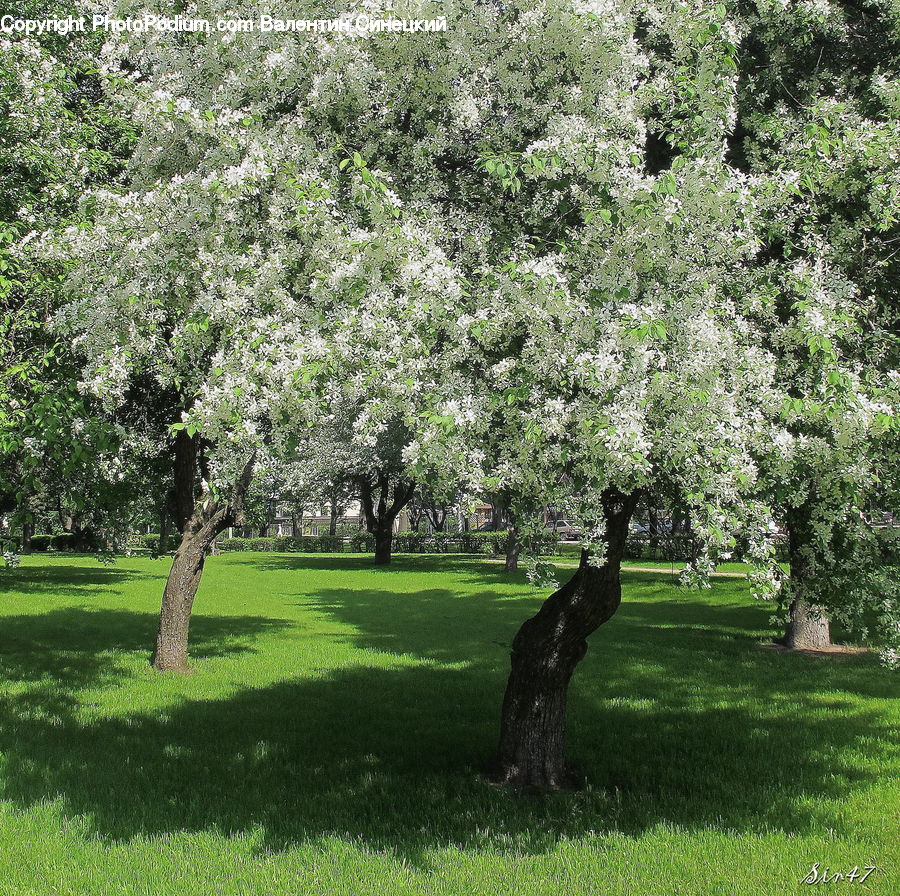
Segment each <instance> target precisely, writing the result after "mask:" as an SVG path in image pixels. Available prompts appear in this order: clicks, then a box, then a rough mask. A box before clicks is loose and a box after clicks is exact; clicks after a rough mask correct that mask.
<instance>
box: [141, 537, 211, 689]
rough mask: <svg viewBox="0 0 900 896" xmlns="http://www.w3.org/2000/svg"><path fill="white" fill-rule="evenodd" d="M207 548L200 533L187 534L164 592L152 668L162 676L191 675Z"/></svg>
mask: <svg viewBox="0 0 900 896" xmlns="http://www.w3.org/2000/svg"><path fill="white" fill-rule="evenodd" d="M223 528H225V527H223ZM220 531H221V530H220ZM208 547H209V544H208V543H204V539H203V538H202V536H201V535H200V533H199V532H194V531H190V530H188V531H185V533H184V535H183V536H182V539H181V544H180V545H179V546H178V550H177V551H176V552H175V558H174V559H173V561H172V568H171V569H170V570H169V578H168V579H167V580H166V587H165V590H164V591H163V599H162V609H161V611H160V614H159V631H158V633H157V635H156V650H155V651H154V653H153V666H154V668H156V669H157V670H158V671H160V672H189V671H190V669H189V667H188V628H189V626H190V622H191V608H192V607H193V605H194V598H195V597H196V596H197V588H198V587H199V586H200V577H201V576H202V575H203V564H204V562H205V560H206V550H207V548H208Z"/></svg>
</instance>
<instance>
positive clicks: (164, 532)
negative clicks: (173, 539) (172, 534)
mask: <svg viewBox="0 0 900 896" xmlns="http://www.w3.org/2000/svg"><path fill="white" fill-rule="evenodd" d="M157 550H158V552H159V554H160V555H163V554H165V553H167V552H168V550H169V514H168V513H167V512H166V509H165V507H164V508H163V509H162V510H161V511H160V512H159V547H158V548H157Z"/></svg>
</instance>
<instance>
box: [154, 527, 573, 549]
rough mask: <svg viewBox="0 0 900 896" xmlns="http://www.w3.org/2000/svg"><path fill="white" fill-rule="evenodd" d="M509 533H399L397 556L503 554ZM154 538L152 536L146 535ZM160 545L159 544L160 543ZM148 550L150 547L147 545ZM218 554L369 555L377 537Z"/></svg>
mask: <svg viewBox="0 0 900 896" xmlns="http://www.w3.org/2000/svg"><path fill="white" fill-rule="evenodd" d="M506 537H507V536H506V532H452V533H451V532H429V533H425V532H397V533H396V534H395V535H394V540H393V550H394V551H396V552H397V553H398V554H494V555H496V554H502V553H503V552H504V551H505V550H506ZM144 538H147V539H149V538H151V536H144ZM157 544H158V541H157ZM555 546H556V544H555V541H554V540H553V539H552V538H551V539H549V540H548V543H547V544H546V545H544V546H543V548H544V550H545V551H551V550H552V549H554V548H555ZM148 547H149V545H148ZM216 547H217V548H218V550H219V551H221V552H223V553H226V552H231V551H272V552H275V553H289V554H293V553H317V554H340V553H354V554H367V553H371V552H373V551H374V550H375V537H374V536H373V535H371V534H370V533H369V532H365V531H359V532H355V533H354V534H353V535H351V536H350V537H349V538H348V537H342V536H340V535H300V536H291V535H284V536H279V537H275V538H223V539H220V540H219V541H218V542H217V543H216Z"/></svg>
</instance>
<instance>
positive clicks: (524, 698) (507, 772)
mask: <svg viewBox="0 0 900 896" xmlns="http://www.w3.org/2000/svg"><path fill="white" fill-rule="evenodd" d="M636 503H637V495H636V494H630V495H623V494H621V493H619V492H616V491H608V492H606V493H605V494H604V496H603V511H604V516H605V518H606V526H607V541H608V547H607V555H606V560H605V562H604V564H603V565H602V566H599V567H598V566H591V565H590V563H589V562H588V559H589V558H588V555H587V552H585V551H582V554H581V562H580V565H579V567H578V570H577V571H576V573H575V575H574V576H572V578H571V579H570V580H569V581H568V582H566V583H565V584H564V585H563V586H562V587H561V588H559V590H557V591H556V592H554V593H553V594H552V595H551V596H550V597H549V598H547V600H546V601H545V602H544V604H543V606H542V607H541V609H540V610H539V611H538V613H537V615H535V616H533V617H532V618H531V619H529V620H528V621H527V622H525V624H524V625H523V626H522V627H521V628H520V629H519V632H518V634H517V635H516V637H515V640H514V641H513V647H512V654H511V666H512V668H511V671H510V676H509V681H508V683H507V686H506V695H505V697H504V700H503V709H502V712H501V720H500V772H501V777H502V780H504V781H506V782H509V783H512V784H515V785H518V786H528V787H538V788H552V787H559V786H560V785H562V784H563V783H565V781H566V779H567V777H568V769H567V766H566V758H565V720H566V696H567V692H568V687H569V681H570V680H571V677H572V673H573V672H574V671H575V667H576V666H577V665H578V663H579V662H580V661H581V659H582V658H583V657H584V655H585V653H586V652H587V637H588V635H590V634H591V632H593V631H594V630H595V629H596V628H597V627H598V626H600V625H602V624H603V623H604V622H606V621H607V620H608V619H609V618H610V617H611V616H612V615H613V614H614V613H615V611H616V610H617V609H618V606H619V603H620V602H621V597H622V589H621V584H620V582H619V569H620V566H621V560H622V554H623V551H624V547H625V539H626V537H627V534H628V523H629V521H630V519H631V514H632V512H633V511H634V506H635V504H636Z"/></svg>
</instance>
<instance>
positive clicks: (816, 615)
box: [782, 508, 831, 650]
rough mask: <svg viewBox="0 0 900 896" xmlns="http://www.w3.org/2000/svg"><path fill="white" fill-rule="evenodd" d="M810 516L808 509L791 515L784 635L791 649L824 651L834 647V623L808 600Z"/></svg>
mask: <svg viewBox="0 0 900 896" xmlns="http://www.w3.org/2000/svg"><path fill="white" fill-rule="evenodd" d="M808 519H809V515H808V512H807V511H806V510H805V509H804V508H798V509H797V510H792V511H791V512H790V513H789V514H788V559H789V560H790V564H791V578H790V582H791V593H792V594H793V600H792V601H791V608H790V612H791V618H790V621H789V622H788V626H787V630H786V631H785V633H784V637H783V638H782V643H783V644H784V646H785V647H789V648H790V649H791V650H824V649H826V648H828V647H830V646H831V626H830V624H829V620H828V616H827V615H826V613H825V611H824V610H823V609H822V608H821V607H818V606H816V605H815V604H810V603H807V602H806V600H805V599H804V595H805V592H806V590H807V582H808V580H809V576H810V569H809V560H808V558H807V556H806V552H805V550H804V548H806V547H807V546H808V545H809V539H810V537H811V533H810V531H809V522H808Z"/></svg>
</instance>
